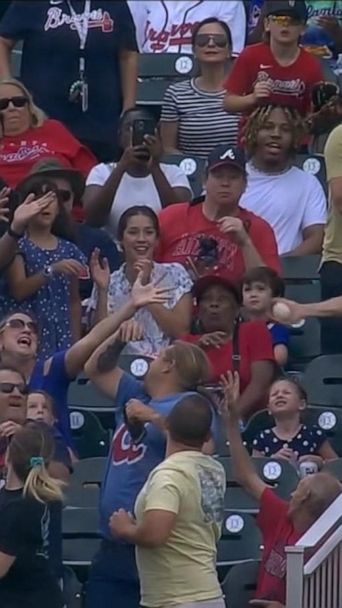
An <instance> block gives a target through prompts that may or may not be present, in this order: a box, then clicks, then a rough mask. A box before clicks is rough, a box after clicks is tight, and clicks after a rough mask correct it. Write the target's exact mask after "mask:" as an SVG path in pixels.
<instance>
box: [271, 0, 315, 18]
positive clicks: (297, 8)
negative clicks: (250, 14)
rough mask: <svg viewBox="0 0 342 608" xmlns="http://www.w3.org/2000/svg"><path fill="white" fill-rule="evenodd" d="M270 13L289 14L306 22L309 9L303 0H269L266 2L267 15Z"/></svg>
mask: <svg viewBox="0 0 342 608" xmlns="http://www.w3.org/2000/svg"><path fill="white" fill-rule="evenodd" d="M269 15H284V16H286V15H289V16H290V17H295V18H296V19H298V20H299V21H302V22H303V23H305V22H306V21H307V19H308V10H307V8H306V3H305V2H304V1H303V0H271V1H270V0H269V1H268V2H267V3H266V16H267V17H268V16H269Z"/></svg>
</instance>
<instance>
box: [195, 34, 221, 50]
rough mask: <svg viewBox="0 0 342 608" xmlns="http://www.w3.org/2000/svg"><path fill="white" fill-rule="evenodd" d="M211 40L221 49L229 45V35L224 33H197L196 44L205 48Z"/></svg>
mask: <svg viewBox="0 0 342 608" xmlns="http://www.w3.org/2000/svg"><path fill="white" fill-rule="evenodd" d="M210 41H211V42H213V43H214V44H215V46H218V47H220V48H221V49H223V48H224V47H226V46H227V45H228V39H227V36H225V35H224V34H197V36H196V39H195V44H196V45H197V46H199V47H201V48H203V47H205V46H207V45H208V44H209V42H210Z"/></svg>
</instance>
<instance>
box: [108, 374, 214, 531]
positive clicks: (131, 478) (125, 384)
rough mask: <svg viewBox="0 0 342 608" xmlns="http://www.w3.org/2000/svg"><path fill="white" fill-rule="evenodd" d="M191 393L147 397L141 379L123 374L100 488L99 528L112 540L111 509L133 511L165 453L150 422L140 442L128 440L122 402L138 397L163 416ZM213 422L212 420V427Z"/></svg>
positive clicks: (162, 441) (163, 442)
mask: <svg viewBox="0 0 342 608" xmlns="http://www.w3.org/2000/svg"><path fill="white" fill-rule="evenodd" d="M191 394H193V392H188V393H176V394H174V395H168V396H167V397H163V398H162V399H151V398H150V397H149V396H148V395H147V394H146V392H145V391H144V386H143V383H142V382H139V381H138V380H135V378H133V377H132V376H130V375H129V374H125V373H124V374H123V376H122V378H121V381H120V384H119V388H118V392H117V395H116V397H115V407H116V408H117V409H116V410H115V414H116V421H117V426H116V429H115V433H114V436H113V440H112V445H111V449H110V453H109V456H108V461H107V468H106V472H105V477H104V481H103V484H102V489H101V499H100V517H101V532H102V534H103V536H104V537H105V538H107V539H110V540H112V536H111V534H110V531H109V528H108V522H109V518H110V516H111V515H112V513H113V511H116V510H118V509H126V510H127V511H131V512H133V508H134V503H135V499H136V497H137V495H138V493H139V492H140V490H141V488H142V487H143V485H144V483H145V481H146V479H147V477H148V475H149V474H150V472H151V471H152V469H154V467H156V466H157V465H158V464H160V462H161V461H162V460H163V458H164V457H165V447H166V439H165V435H164V434H163V433H162V431H160V430H159V429H158V428H157V427H156V426H155V425H154V424H146V425H145V428H146V434H145V436H144V437H143V439H142V440H141V442H140V443H138V444H133V443H132V441H131V436H130V433H129V431H128V429H127V426H126V425H125V422H124V418H123V408H124V406H125V404H126V403H127V401H129V399H139V400H140V401H142V402H143V403H146V404H148V405H149V406H150V407H152V408H153V409H154V410H156V411H157V412H158V413H159V414H161V415H162V416H167V415H168V413H169V412H170V411H171V410H172V408H173V407H174V406H175V405H176V404H177V403H178V402H179V401H180V400H181V399H183V398H184V397H185V396H186V395H191ZM215 423H216V420H215V421H214V423H213V427H214V425H215ZM213 430H214V429H213ZM214 432H215V430H214Z"/></svg>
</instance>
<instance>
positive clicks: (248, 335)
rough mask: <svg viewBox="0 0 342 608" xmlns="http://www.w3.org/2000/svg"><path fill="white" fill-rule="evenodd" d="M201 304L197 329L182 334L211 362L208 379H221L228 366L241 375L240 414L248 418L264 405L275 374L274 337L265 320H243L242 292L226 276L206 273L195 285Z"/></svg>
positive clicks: (214, 381) (198, 301)
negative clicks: (241, 317) (240, 307)
mask: <svg viewBox="0 0 342 608" xmlns="http://www.w3.org/2000/svg"><path fill="white" fill-rule="evenodd" d="M194 295H195V297H196V301H197V305H198V333H197V334H195V333H194V334H188V335H185V336H182V340H186V341H187V342H191V343H193V344H197V345H198V346H200V347H201V348H202V349H203V350H204V351H205V353H206V355H207V357H208V359H209V361H210V363H211V375H210V379H209V381H210V382H211V383H218V381H219V379H220V376H221V375H222V374H223V373H225V372H226V371H227V370H234V369H237V368H238V369H239V373H240V375H241V396H240V398H239V411H240V416H241V418H243V419H244V420H247V419H248V418H249V417H250V416H251V414H253V413H254V411H255V410H257V409H259V408H260V407H264V406H265V403H266V394H267V391H268V388H269V387H270V384H271V382H272V379H273V376H274V361H273V351H272V341H271V336H270V333H269V332H268V330H267V327H266V324H265V323H264V322H263V321H250V322H249V321H247V322H241V321H240V319H239V317H238V315H239V300H240V298H239V293H238V291H237V289H236V288H235V287H234V285H232V284H231V283H229V282H228V281H227V280H225V279H221V278H220V277H215V276H211V277H210V276H207V277H203V278H202V279H200V280H199V281H198V282H197V283H196V284H195V287H194Z"/></svg>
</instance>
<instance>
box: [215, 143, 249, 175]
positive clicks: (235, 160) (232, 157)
mask: <svg viewBox="0 0 342 608" xmlns="http://www.w3.org/2000/svg"><path fill="white" fill-rule="evenodd" d="M222 165H230V166H232V167H236V168H237V169H239V170H240V171H241V173H245V172H246V160H245V154H244V152H243V150H240V148H228V147H227V146H216V148H214V149H213V150H212V151H211V152H210V154H209V156H208V161H207V170H208V171H212V170H213V169H216V168H217V167H221V166H222Z"/></svg>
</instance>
